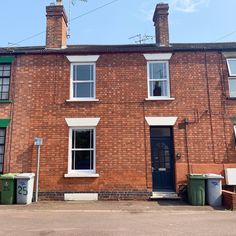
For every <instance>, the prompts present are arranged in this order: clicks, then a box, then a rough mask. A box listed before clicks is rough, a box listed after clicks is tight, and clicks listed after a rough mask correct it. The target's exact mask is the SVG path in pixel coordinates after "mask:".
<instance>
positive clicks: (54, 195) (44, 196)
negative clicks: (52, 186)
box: [39, 191, 152, 201]
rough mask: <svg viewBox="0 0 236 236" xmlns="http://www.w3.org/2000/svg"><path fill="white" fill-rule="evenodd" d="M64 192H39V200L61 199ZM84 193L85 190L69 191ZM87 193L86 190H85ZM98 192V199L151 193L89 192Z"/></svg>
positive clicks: (136, 197) (141, 197) (146, 196)
mask: <svg viewBox="0 0 236 236" xmlns="http://www.w3.org/2000/svg"><path fill="white" fill-rule="evenodd" d="M64 193H68V192H39V200H41V201H51V200H52V201H63V200H64ZM70 193H85V192H70ZM86 193H87V192H86ZM91 193H98V200H136V201H137V200H148V199H149V198H150V196H151V195H152V193H151V192H141V191H140V192H138V191H133V192H132V191H131V192H91Z"/></svg>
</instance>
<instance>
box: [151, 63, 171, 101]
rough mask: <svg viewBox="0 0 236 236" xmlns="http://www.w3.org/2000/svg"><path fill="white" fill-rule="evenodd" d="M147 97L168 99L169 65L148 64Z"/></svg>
mask: <svg viewBox="0 0 236 236" xmlns="http://www.w3.org/2000/svg"><path fill="white" fill-rule="evenodd" d="M148 97H149V98H158V97H160V98H162V97H166V98H168V97H170V86H169V65H168V62H167V61H158V62H155V61H154V62H148Z"/></svg>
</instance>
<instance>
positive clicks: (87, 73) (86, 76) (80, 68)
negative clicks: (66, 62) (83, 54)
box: [73, 65, 93, 81]
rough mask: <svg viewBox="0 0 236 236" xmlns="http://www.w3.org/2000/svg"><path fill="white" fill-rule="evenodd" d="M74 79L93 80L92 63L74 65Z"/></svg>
mask: <svg viewBox="0 0 236 236" xmlns="http://www.w3.org/2000/svg"><path fill="white" fill-rule="evenodd" d="M73 80H74V81H87V80H88V81H93V65H74V66H73Z"/></svg>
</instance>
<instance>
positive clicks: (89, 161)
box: [72, 151, 93, 170]
mask: <svg viewBox="0 0 236 236" xmlns="http://www.w3.org/2000/svg"><path fill="white" fill-rule="evenodd" d="M92 169H93V151H72V170H92Z"/></svg>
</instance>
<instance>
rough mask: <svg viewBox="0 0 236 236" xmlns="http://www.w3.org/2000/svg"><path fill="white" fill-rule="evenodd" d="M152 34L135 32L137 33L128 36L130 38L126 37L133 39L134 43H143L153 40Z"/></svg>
mask: <svg viewBox="0 0 236 236" xmlns="http://www.w3.org/2000/svg"><path fill="white" fill-rule="evenodd" d="M153 38H154V37H153V36H151V35H147V34H144V35H142V34H137V35H134V36H132V37H130V38H128V39H133V40H134V42H135V43H137V44H143V43H146V42H148V41H149V42H150V43H152V42H153Z"/></svg>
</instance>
